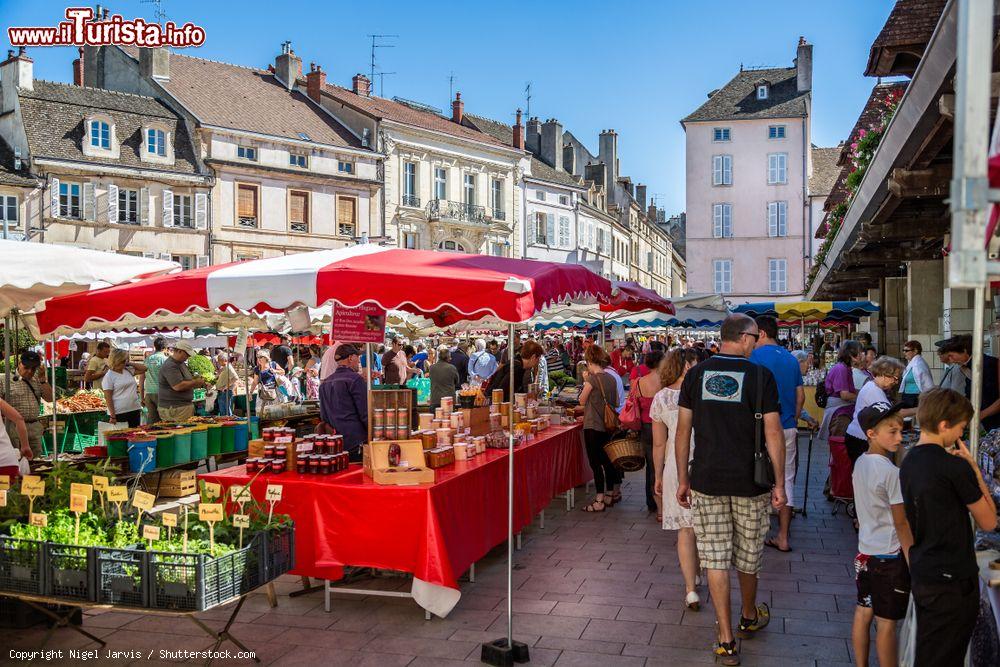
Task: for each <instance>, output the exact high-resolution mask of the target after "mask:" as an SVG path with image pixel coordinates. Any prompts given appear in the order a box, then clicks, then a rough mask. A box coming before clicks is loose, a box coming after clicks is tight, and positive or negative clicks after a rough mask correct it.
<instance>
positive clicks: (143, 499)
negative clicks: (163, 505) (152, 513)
mask: <svg viewBox="0 0 1000 667" xmlns="http://www.w3.org/2000/svg"><path fill="white" fill-rule="evenodd" d="M155 502H156V496H154V495H153V494H152V493H146V492H145V491H136V492H135V495H133V496H132V507H134V508H136V509H139V510H144V511H146V512H148V511H149V510H151V509H153V503H155Z"/></svg>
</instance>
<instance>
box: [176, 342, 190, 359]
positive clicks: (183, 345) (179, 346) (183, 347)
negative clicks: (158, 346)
mask: <svg viewBox="0 0 1000 667" xmlns="http://www.w3.org/2000/svg"><path fill="white" fill-rule="evenodd" d="M172 347H173V348H174V349H175V350H180V351H181V352H184V353H186V354H187V355H188V356H189V357H193V356H194V348H193V347H191V343H189V342H187V341H186V340H179V341H177V342H176V343H174V344H173V346H172Z"/></svg>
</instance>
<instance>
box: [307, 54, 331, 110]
mask: <svg viewBox="0 0 1000 667" xmlns="http://www.w3.org/2000/svg"><path fill="white" fill-rule="evenodd" d="M325 85H326V72H324V71H323V68H322V67H320V66H319V65H317V64H316V63H309V73H308V74H306V94H307V95H309V99H311V100H312V101H313V102H315V103H316V104H319V103H320V100H321V99H322V93H323V86H325Z"/></svg>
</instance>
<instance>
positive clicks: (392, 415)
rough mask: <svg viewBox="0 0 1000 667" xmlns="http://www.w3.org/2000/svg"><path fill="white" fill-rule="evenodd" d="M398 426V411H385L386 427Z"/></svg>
mask: <svg viewBox="0 0 1000 667" xmlns="http://www.w3.org/2000/svg"><path fill="white" fill-rule="evenodd" d="M395 425H396V410H395V409H393V408H389V409H387V410H386V411H385V426H387V427H388V426H395Z"/></svg>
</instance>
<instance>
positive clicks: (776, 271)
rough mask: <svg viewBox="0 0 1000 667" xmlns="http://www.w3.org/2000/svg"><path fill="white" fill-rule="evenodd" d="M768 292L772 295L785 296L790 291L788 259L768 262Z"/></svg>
mask: <svg viewBox="0 0 1000 667" xmlns="http://www.w3.org/2000/svg"><path fill="white" fill-rule="evenodd" d="M767 291H768V292H770V293H771V294H784V293H785V292H787V291H788V260H787V259H784V258H779V259H769V260H767Z"/></svg>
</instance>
